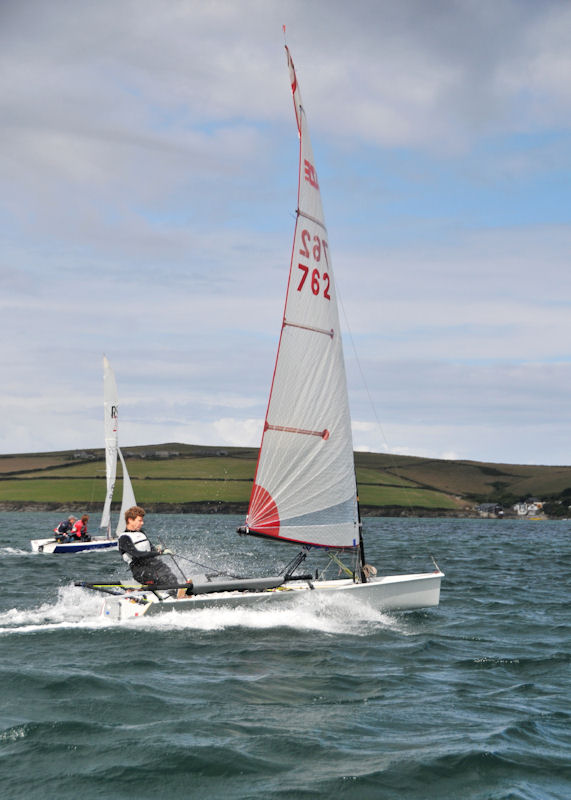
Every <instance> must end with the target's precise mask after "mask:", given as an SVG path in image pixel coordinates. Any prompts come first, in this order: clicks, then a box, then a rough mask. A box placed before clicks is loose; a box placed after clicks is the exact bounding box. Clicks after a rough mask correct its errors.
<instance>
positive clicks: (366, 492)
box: [0, 444, 571, 512]
mask: <svg viewBox="0 0 571 800" xmlns="http://www.w3.org/2000/svg"><path fill="white" fill-rule="evenodd" d="M124 456H125V458H126V460H127V463H128V467H129V473H130V476H131V480H132V482H133V488H134V490H135V496H136V497H137V501H138V502H140V503H141V504H142V505H145V504H174V505H181V504H192V503H196V504H201V503H206V504H216V505H217V506H218V504H225V503H227V504H233V505H236V504H238V505H244V506H246V504H247V503H248V500H249V497H250V491H251V487H252V481H253V479H254V474H255V469H256V460H257V450H256V449H254V448H215V447H198V446H194V445H183V444H165V445H153V446H146V447H134V448H130V449H129V450H126V451H124ZM355 465H356V472H357V483H358V486H359V496H360V501H361V505H362V507H363V509H365V510H366V509H367V508H371V509H381V508H383V507H389V506H390V507H393V508H395V507H397V508H398V507H401V508H403V509H426V510H427V511H434V510H438V509H442V510H444V511H451V512H454V511H458V512H461V511H466V509H467V508H469V507H470V506H473V505H474V504H475V503H477V502H504V503H510V502H515V501H516V500H518V499H520V498H522V497H526V496H536V497H539V498H540V499H546V498H547V497H555V496H557V495H558V494H559V493H560V492H562V491H564V490H565V489H568V488H569V487H571V467H565V466H561V467H550V466H549V467H548V466H526V465H514V464H486V463H482V462H475V461H445V460H437V459H423V458H416V457H413V456H395V455H387V454H383V453H356V454H355ZM104 478H105V460H104V454H103V450H102V449H99V450H88V451H66V452H60V453H35V454H34V453H28V454H23V455H6V456H0V503H4V504H15V505H18V504H28V505H30V504H31V505H33V504H48V503H49V504H59V505H66V506H67V505H73V506H74V507H75V508H76V510H77V511H80V510H82V509H83V510H86V511H89V510H93V511H95V510H97V509H99V507H100V506H101V504H102V503H103V500H104V496H105V479H104ZM120 484H121V481H120V480H118V485H117V489H116V497H120V488H121V486H120Z"/></svg>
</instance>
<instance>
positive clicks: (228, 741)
mask: <svg viewBox="0 0 571 800" xmlns="http://www.w3.org/2000/svg"><path fill="white" fill-rule="evenodd" d="M58 521H59V520H58V519H55V518H54V516H53V515H50V514H39V513H35V514H27V513H26V514H25V513H21V514H9V513H0V553H1V555H2V564H3V568H4V569H3V580H2V591H1V593H0V654H1V657H0V669H1V678H2V681H1V689H0V692H1V694H0V697H1V703H0V797H1V798H3V800H19V798H26V800H35V798H42V800H50V799H51V798H58V800H67V798H70V799H71V798H73V800H77V798H80V799H81V800H91V799H92V798H109V799H110V800H123V798H125V800H127V798H128V799H129V800H131V799H136V800H147V798H148V799H149V800H151V798H152V800H155V799H156V798H157V797H159V798H171V797H185V798H201V799H202V798H204V797H210V798H215V799H217V798H222V799H223V800H236V799H238V798H239V800H250V799H251V800H258V798H259V799H260V800H262V799H263V798H264V799H265V798H284V800H285V799H286V798H287V800H289V799H290V798H291V799H292V800H293V799H295V800H297V798H300V799H303V798H330V797H331V798H337V797H339V798H351V800H353V798H354V800H368V798H375V800H385V798H386V799H387V800H389V799H390V800H392V798H395V799H396V798H399V800H401V798H406V799H407V800H428V799H430V800H432V799H433V798H434V799H436V798H438V799H439V800H446V799H447V798H450V799H451V800H452V799H453V800H516V799H517V800H519V799H520V798H521V799H522V800H543V799H544V798H554V799H555V798H556V799H557V800H568V798H570V797H571V772H570V769H571V767H570V756H571V724H570V723H571V709H570V702H569V688H570V685H569V684H570V680H569V677H570V673H571V670H570V669H569V666H570V660H571V659H570V645H569V641H570V640H569V633H570V627H571V617H570V615H569V587H570V585H571V581H570V572H571V555H570V549H569V542H570V529H571V522H566V521H561V522H536V521H508V520H501V521H496V520H481V521H480V520H444V519H443V520H432V519H431V520H423V519H421V520H410V519H403V520H400V519H365V531H366V547H367V560H368V561H369V562H370V563H373V564H375V565H376V566H377V567H378V569H379V572H380V573H385V574H386V573H392V572H413V571H431V570H432V569H433V566H432V562H431V560H430V554H432V555H433V556H434V557H435V558H436V560H437V561H438V563H439V566H440V567H441V568H442V569H443V570H444V572H445V573H446V578H445V580H444V582H443V585H442V593H441V604H440V607H439V608H437V609H433V610H428V611H422V612H408V613H398V614H397V613H390V614H389V613H379V612H377V611H374V610H372V609H370V608H368V607H367V606H358V605H356V604H355V603H354V601H351V602H347V601H345V602H340V601H338V600H337V601H333V600H332V599H331V598H329V599H323V598H319V599H318V598H315V597H314V596H313V595H310V596H309V597H307V598H305V599H303V600H299V599H298V600H296V601H295V603H294V604H293V605H292V606H284V605H282V604H280V607H279V609H278V608H276V609H271V608H264V609H259V610H257V609H241V610H230V609H217V610H216V609H210V610H199V611H195V612H190V613H188V614H184V615H183V614H172V615H165V616H164V617H160V618H157V617H155V618H152V619H149V620H148V621H147V620H145V619H144V618H143V619H137V620H132V621H129V622H123V623H114V622H111V621H109V620H107V619H103V618H102V617H100V616H99V615H98V614H99V609H100V606H101V600H100V598H99V596H97V595H95V594H92V593H89V592H88V591H87V590H83V589H79V588H76V587H74V586H73V582H74V581H75V580H96V579H101V578H114V577H126V576H127V573H126V571H125V570H124V569H123V566H122V564H121V562H120V560H119V557H118V555H117V554H116V553H96V554H94V553H92V554H77V555H69V556H48V555H45V556H44V555H40V554H37V555H36V554H32V553H31V552H30V548H29V539H30V538H39V537H40V536H42V535H44V532H49V530H50V529H51V528H52V527H53V525H54V524H55V523H56V522H58ZM241 522H242V520H241V519H240V518H237V517H228V516H198V515H196V516H195V515H186V516H183V515H180V516H179V515H165V516H158V515H155V516H153V517H151V518H149V521H148V524H147V526H146V527H147V532H148V533H149V535H150V536H151V538H153V539H155V540H158V539H161V540H162V541H163V542H165V543H167V544H168V545H170V546H171V548H172V549H173V550H175V551H176V552H177V553H180V554H181V555H182V556H183V557H184V559H188V558H190V559H193V560H195V561H198V562H200V563H201V564H205V565H208V566H210V565H215V566H219V567H222V568H224V569H226V570H228V571H233V572H236V573H239V572H250V571H251V570H252V569H254V570H255V571H256V572H258V573H263V572H264V571H265V570H266V569H269V570H270V571H271V572H275V570H276V567H281V566H283V565H285V563H286V562H287V561H289V559H290V558H291V557H292V556H293V555H294V554H295V552H296V551H295V549H294V550H292V549H291V547H289V546H286V545H280V544H273V543H272V544H269V543H265V542H262V541H259V540H255V539H250V538H242V537H238V536H236V534H235V533H234V530H235V528H236V526H237V525H238V524H240V523H241ZM46 535H47V534H46ZM185 563H186V564H187V565H188V564H189V562H188V561H185ZM189 571H190V572H192V571H193V570H192V569H190V570H189Z"/></svg>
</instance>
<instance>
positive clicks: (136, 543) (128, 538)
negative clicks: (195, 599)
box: [117, 506, 192, 597]
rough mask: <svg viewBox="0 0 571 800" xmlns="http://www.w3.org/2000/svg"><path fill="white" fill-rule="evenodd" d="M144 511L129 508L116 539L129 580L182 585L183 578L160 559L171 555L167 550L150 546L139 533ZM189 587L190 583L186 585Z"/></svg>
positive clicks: (179, 592)
mask: <svg viewBox="0 0 571 800" xmlns="http://www.w3.org/2000/svg"><path fill="white" fill-rule="evenodd" d="M144 516H145V512H144V510H143V509H142V508H140V507H139V506H133V507H132V508H129V509H128V510H127V511H126V512H125V532H124V533H122V534H121V536H120V537H119V541H118V543H117V547H118V549H119V553H120V554H121V556H122V557H123V560H124V561H126V562H127V564H128V565H129V567H130V568H131V572H132V574H133V578H134V579H135V580H136V581H138V582H139V583H142V584H145V585H148V584H153V583H154V584H159V585H163V586H165V585H166V586H176V584H180V583H184V581H185V578H184V577H183V576H177V575H175V573H174V572H173V571H172V569H171V568H170V567H169V565H168V564H166V563H165V562H164V561H163V559H162V558H161V556H163V555H171V552H170V550H165V549H164V548H163V547H153V545H152V544H151V542H150V541H149V539H148V538H147V534H146V533H145V532H144V531H143V530H142V528H143V518H144ZM190 585H192V584H190ZM185 593H186V590H185V589H180V590H179V591H178V593H177V596H179V597H183V596H184V595H185Z"/></svg>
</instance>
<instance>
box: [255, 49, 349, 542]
mask: <svg viewBox="0 0 571 800" xmlns="http://www.w3.org/2000/svg"><path fill="white" fill-rule="evenodd" d="M286 54H287V62H288V67H289V73H290V79H291V88H292V93H293V104H294V109H295V116H296V121H297V127H298V132H299V138H300V155H299V179H298V208H297V220H296V227H295V235H294V242H293V250H292V258H291V263H290V272H289V282H288V288H287V295H286V303H285V311H284V317H283V322H282V330H281V335H280V342H279V345H278V353H277V359H276V366H275V370H274V377H273V381H272V387H271V391H270V398H269V402H268V409H267V412H266V419H265V423H264V432H263V435H262V443H261V447H260V455H259V459H258V466H257V470H256V478H255V481H254V486H253V489H252V495H251V498H250V505H249V509H248V515H247V518H246V526H247V527H246V530H248V532H249V533H252V534H258V535H263V536H270V537H275V538H277V539H282V540H287V541H292V542H299V543H303V544H311V545H317V546H323V547H339V548H349V547H357V546H358V545H359V521H358V509H357V492H356V483H355V468H354V461H353V441H352V436H351V420H350V415H349V402H348V397H347V379H346V376H345V364H344V359H343V346H342V342H341V333H340V329H339V315H338V310H337V295H336V290H335V282H334V279H333V270H332V266H331V255H330V252H329V244H328V237H327V229H326V227H325V222H324V217H323V208H322V204H321V194H320V191H319V181H318V178H317V172H316V169H315V162H314V158H313V150H312V147H311V141H310V138H309V132H308V128H307V120H306V115H305V110H304V107H303V105H302V102H301V94H300V91H299V85H298V82H297V78H296V74H295V69H294V65H293V61H292V59H291V56H290V53H289V50H288V48H287V47H286Z"/></svg>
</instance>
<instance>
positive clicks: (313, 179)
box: [303, 159, 319, 189]
mask: <svg viewBox="0 0 571 800" xmlns="http://www.w3.org/2000/svg"><path fill="white" fill-rule="evenodd" d="M303 165H304V167H305V180H306V181H307V182H308V183H309V184H311V185H312V186H313V188H314V189H319V183H318V182H317V172H316V171H315V167H314V166H313V164H310V163H309V161H308V160H307V159H305V160H304V162H303Z"/></svg>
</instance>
